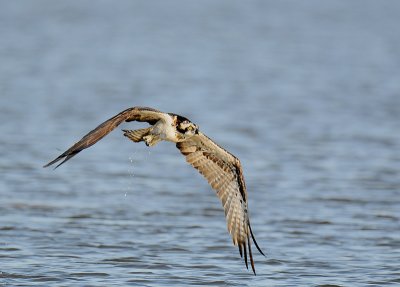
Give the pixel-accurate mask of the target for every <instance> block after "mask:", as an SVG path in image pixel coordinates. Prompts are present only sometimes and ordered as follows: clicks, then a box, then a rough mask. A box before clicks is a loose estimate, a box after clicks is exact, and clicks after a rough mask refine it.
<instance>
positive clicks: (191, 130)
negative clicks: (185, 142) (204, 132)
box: [176, 116, 199, 137]
mask: <svg viewBox="0 0 400 287" xmlns="http://www.w3.org/2000/svg"><path fill="white" fill-rule="evenodd" d="M176 129H177V130H178V132H180V133H182V134H183V135H184V136H186V137H191V136H194V135H197V134H198V133H199V127H198V126H197V125H195V124H194V123H192V122H191V121H189V120H188V119H187V118H184V117H182V116H178V117H177V122H176Z"/></svg>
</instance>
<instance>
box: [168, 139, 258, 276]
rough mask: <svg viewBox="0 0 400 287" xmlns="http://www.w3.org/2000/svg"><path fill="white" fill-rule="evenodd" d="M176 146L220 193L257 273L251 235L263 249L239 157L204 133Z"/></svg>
mask: <svg viewBox="0 0 400 287" xmlns="http://www.w3.org/2000/svg"><path fill="white" fill-rule="evenodd" d="M176 147H177V148H178V149H179V150H180V151H181V153H182V154H183V155H184V156H185V157H186V161H187V162H188V163H190V164H191V165H192V166H193V167H194V168H196V169H197V170H198V171H199V172H200V173H201V174H202V175H203V176H204V177H205V178H206V179H207V181H208V183H209V184H210V185H211V186H212V188H213V189H215V190H216V192H217V195H218V197H219V199H220V200H221V201H222V205H223V207H224V210H225V217H226V220H227V226H228V231H229V233H230V234H231V236H232V239H233V244H234V245H235V246H238V247H239V252H240V256H242V257H243V253H244V260H245V263H246V267H247V268H248V263H247V251H248V253H249V256H250V263H251V267H252V270H253V272H254V274H255V269H254V261H253V254H252V252H251V242H250V236H251V237H252V239H253V242H254V244H255V245H256V247H257V249H258V251H259V252H260V253H261V254H263V255H264V253H263V252H262V251H261V249H260V248H259V246H258V244H257V242H256V240H255V238H254V235H253V232H252V230H251V226H250V219H249V214H248V211H247V210H248V203H247V191H246V185H245V182H244V178H243V173H242V168H241V165H240V161H239V159H238V158H236V157H235V156H233V155H232V154H230V153H229V152H227V151H226V150H224V149H223V148H221V147H220V146H218V145H217V144H216V143H214V142H213V141H212V140H211V139H209V138H208V137H207V136H205V135H204V134H202V133H199V134H198V135H195V136H193V137H191V138H189V139H187V140H185V141H183V142H178V143H177V144H176Z"/></svg>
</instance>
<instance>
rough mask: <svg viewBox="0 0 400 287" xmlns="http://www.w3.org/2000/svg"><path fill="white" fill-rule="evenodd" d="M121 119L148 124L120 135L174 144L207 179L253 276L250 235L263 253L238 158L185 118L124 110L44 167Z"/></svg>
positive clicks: (145, 110)
mask: <svg viewBox="0 0 400 287" xmlns="http://www.w3.org/2000/svg"><path fill="white" fill-rule="evenodd" d="M124 121H125V122H131V121H138V122H147V123H149V124H150V126H149V127H147V128H143V129H138V130H123V132H124V136H126V137H127V138H129V139H130V140H132V141H134V142H141V141H144V142H145V144H146V145H147V146H154V145H155V144H157V143H158V142H160V141H163V140H165V141H171V142H174V143H176V147H177V148H178V149H179V150H180V152H181V153H182V154H183V155H184V156H185V157H186V161H187V162H188V163H190V164H191V165H192V166H193V167H194V168H195V169H197V170H198V171H199V172H200V173H201V174H202V175H203V176H204V177H205V178H206V179H207V181H208V183H209V184H210V185H211V187H212V188H213V189H214V190H215V191H216V193H217V196H218V197H219V199H220V200H221V202H222V205H223V207H224V211H225V217H226V220H227V226H228V231H229V233H230V235H231V236H232V240H233V244H234V245H235V246H238V248H239V253H240V256H241V257H242V258H243V255H244V262H245V264H246V267H247V269H248V259H247V255H249V259H250V264H251V268H252V270H253V273H254V275H255V274H256V272H255V268H254V260H253V254H252V252H251V240H250V237H251V239H252V241H253V242H254V244H255V246H256V247H257V249H258V251H259V252H260V253H261V254H262V255H264V253H263V252H262V250H261V249H260V247H259V246H258V244H257V241H256V239H255V237H254V234H253V231H252V230H251V225H250V218H249V213H248V198H247V191H246V184H245V182H244V177H243V172H242V167H241V164H240V161H239V159H238V158H237V157H235V156H234V155H232V154H231V153H229V152H228V151H226V150H225V149H224V148H222V147H220V146H219V145H217V144H216V143H215V142H213V141H212V140H211V139H210V138H208V137H207V136H206V135H205V134H203V133H202V132H200V131H199V128H198V126H197V125H195V124H194V123H192V122H191V121H190V120H188V119H187V118H185V117H182V116H180V115H177V114H173V113H163V112H160V111H158V110H155V109H152V108H147V107H133V108H129V109H126V110H124V111H122V112H120V113H119V114H117V115H115V116H114V117H112V118H110V119H108V120H107V121H105V122H103V123H102V124H100V125H99V126H97V127H96V128H95V129H94V130H92V131H90V132H89V133H88V134H86V135H85V136H84V137H83V138H82V139H81V140H80V141H78V142H77V143H75V144H74V145H73V146H72V147H70V148H69V149H68V150H66V151H65V152H64V153H62V154H61V155H60V156H58V157H57V158H56V159H54V160H52V161H51V162H49V163H48V164H46V165H45V166H44V167H48V166H50V165H53V164H55V163H57V162H59V161H61V160H62V161H61V163H59V164H58V165H57V166H56V167H55V168H57V167H59V166H60V165H61V164H63V163H65V162H66V161H67V160H69V159H71V158H72V157H73V156H75V155H76V154H78V153H79V152H80V151H82V150H84V149H85V148H88V147H90V146H92V145H93V144H95V143H96V142H98V141H99V140H100V139H102V138H103V137H104V136H106V135H107V134H108V133H110V132H111V131H112V130H113V129H115V128H116V127H117V126H118V125H119V124H121V123H122V122H124Z"/></svg>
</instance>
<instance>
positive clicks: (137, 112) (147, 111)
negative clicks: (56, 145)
mask: <svg viewBox="0 0 400 287" xmlns="http://www.w3.org/2000/svg"><path fill="white" fill-rule="evenodd" d="M163 115H164V113H162V112H160V111H157V110H155V109H152V108H145V107H133V108H129V109H126V110H124V111H122V112H120V113H119V114H117V115H115V116H113V117H112V118H110V119H108V120H107V121H105V122H104V123H102V124H100V125H99V126H98V127H96V128H95V129H94V130H92V131H90V132H89V133H88V134H86V135H85V136H84V137H83V138H82V139H81V140H80V141H78V142H77V143H75V144H74V145H73V146H72V147H70V148H69V149H68V150H67V151H65V152H64V153H62V154H61V155H60V156H58V157H57V158H56V159H54V160H52V161H51V162H49V163H48V164H46V165H45V166H44V167H48V166H50V165H52V164H54V163H56V162H58V161H60V160H62V159H64V160H63V161H62V162H61V163H60V164H58V165H57V166H56V168H57V167H59V166H60V165H62V164H63V163H64V162H66V161H67V160H69V159H70V158H72V157H73V156H74V155H76V154H77V153H79V152H80V151H82V150H84V149H85V148H88V147H90V146H92V145H94V144H95V143H96V142H98V141H99V140H101V139H102V138H103V137H105V136H106V135H107V134H109V133H110V132H111V131H112V130H113V129H115V128H116V127H117V126H118V125H119V124H121V123H122V122H124V121H126V122H131V121H138V122H148V123H149V124H151V125H154V124H155V123H156V122H157V121H159V120H160V119H162V118H163Z"/></svg>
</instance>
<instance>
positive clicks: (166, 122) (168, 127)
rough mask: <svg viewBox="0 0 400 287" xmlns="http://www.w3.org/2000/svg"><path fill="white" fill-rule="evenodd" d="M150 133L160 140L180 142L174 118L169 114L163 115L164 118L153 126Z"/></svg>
mask: <svg viewBox="0 0 400 287" xmlns="http://www.w3.org/2000/svg"><path fill="white" fill-rule="evenodd" d="M150 134H151V135H153V136H154V137H155V138H158V139H159V140H165V141H171V142H175V143H176V142H178V138H177V136H176V129H175V127H174V126H173V120H172V118H171V116H170V115H168V114H165V115H163V118H162V119H161V120H159V121H158V122H157V123H156V124H155V125H154V126H153V127H152V129H151V132H150Z"/></svg>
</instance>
